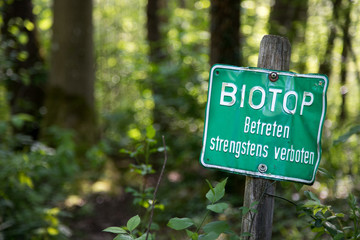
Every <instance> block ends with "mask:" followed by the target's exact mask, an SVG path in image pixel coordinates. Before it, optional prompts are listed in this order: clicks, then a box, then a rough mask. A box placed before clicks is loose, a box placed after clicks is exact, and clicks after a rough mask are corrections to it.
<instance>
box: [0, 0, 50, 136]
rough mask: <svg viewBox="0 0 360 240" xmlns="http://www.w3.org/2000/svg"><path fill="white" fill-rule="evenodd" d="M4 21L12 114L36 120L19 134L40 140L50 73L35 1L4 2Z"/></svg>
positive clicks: (5, 72) (6, 79) (6, 76)
mask: <svg viewBox="0 0 360 240" xmlns="http://www.w3.org/2000/svg"><path fill="white" fill-rule="evenodd" d="M2 19H3V25H2V28H1V37H2V39H1V42H2V43H3V44H4V45H5V49H4V54H5V57H6V59H7V63H6V64H4V65H5V66H4V65H3V66H1V68H3V69H2V71H3V72H4V73H3V76H4V77H5V86H6V90H7V94H8V99H9V104H10V109H11V114H12V115H15V114H18V113H26V114H29V115H31V116H32V117H33V121H32V122H26V123H25V124H24V126H23V127H21V128H20V129H15V132H16V133H21V134H24V135H29V136H32V138H33V139H37V137H38V133H39V122H40V119H41V118H42V115H41V114H40V109H41V107H42V106H43V101H44V85H45V82H46V78H47V76H46V75H47V74H46V70H45V67H44V61H43V58H42V57H41V55H40V47H39V42H38V39H37V29H36V24H35V16H34V14H33V5H32V2H31V0H15V1H4V2H3V6H2Z"/></svg>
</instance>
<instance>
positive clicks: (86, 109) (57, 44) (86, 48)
mask: <svg viewBox="0 0 360 240" xmlns="http://www.w3.org/2000/svg"><path fill="white" fill-rule="evenodd" d="M92 9H93V4H92V0H83V1H73V0H55V1H54V6H53V10H54V24H53V37H52V47H51V49H52V51H51V67H50V82H49V86H48V95H47V105H46V107H47V114H46V119H45V125H46V126H51V125H57V126H60V127H64V128H70V129H73V130H75V132H76V137H77V142H78V143H81V144H82V145H84V146H83V147H85V146H87V145H88V144H90V143H92V142H93V141H95V140H96V137H97V127H96V119H95V110H94V80H95V73H94V59H93V25H92ZM83 150H84V149H83Z"/></svg>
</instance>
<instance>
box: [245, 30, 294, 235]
mask: <svg viewBox="0 0 360 240" xmlns="http://www.w3.org/2000/svg"><path fill="white" fill-rule="evenodd" d="M290 55H291V46H290V42H289V40H288V39H287V38H284V37H280V36H274V35H266V36H264V37H263V39H262V40H261V43H260V50H259V59H258V67H260V68H267V69H273V70H282V71H288V70H289V65H290ZM267 194H270V195H274V194H275V181H273V180H267V179H261V178H253V177H246V183H245V193H244V207H247V208H256V210H257V211H256V213H254V212H252V211H249V212H248V213H247V214H246V215H245V216H243V219H242V233H250V234H251V236H249V237H247V238H246V239H250V240H269V239H271V234H272V222H273V213H274V198H273V197H270V196H268V195H267ZM256 201H257V202H259V203H258V204H257V205H255V206H252V205H251V204H252V203H254V202H256Z"/></svg>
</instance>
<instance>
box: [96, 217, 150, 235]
mask: <svg viewBox="0 0 360 240" xmlns="http://www.w3.org/2000/svg"><path fill="white" fill-rule="evenodd" d="M140 221H141V219H140V217H139V215H136V216H134V217H132V218H130V219H129V221H128V222H127V223H126V226H123V227H108V228H106V229H104V230H103V231H104V232H110V233H115V234H117V236H116V237H115V238H114V240H144V239H146V233H144V234H140V236H139V237H136V235H137V233H138V232H137V231H135V230H136V228H137V227H138V226H139V224H140ZM148 239H149V240H152V239H153V238H152V237H151V235H149V237H148Z"/></svg>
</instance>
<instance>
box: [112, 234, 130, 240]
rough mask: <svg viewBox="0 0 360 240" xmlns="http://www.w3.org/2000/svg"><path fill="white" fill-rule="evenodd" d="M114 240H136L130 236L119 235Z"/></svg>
mask: <svg viewBox="0 0 360 240" xmlns="http://www.w3.org/2000/svg"><path fill="white" fill-rule="evenodd" d="M114 240H134V238H133V237H132V236H131V235H128V234H119V235H117V236H116V237H115V238H114Z"/></svg>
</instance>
